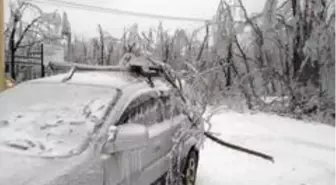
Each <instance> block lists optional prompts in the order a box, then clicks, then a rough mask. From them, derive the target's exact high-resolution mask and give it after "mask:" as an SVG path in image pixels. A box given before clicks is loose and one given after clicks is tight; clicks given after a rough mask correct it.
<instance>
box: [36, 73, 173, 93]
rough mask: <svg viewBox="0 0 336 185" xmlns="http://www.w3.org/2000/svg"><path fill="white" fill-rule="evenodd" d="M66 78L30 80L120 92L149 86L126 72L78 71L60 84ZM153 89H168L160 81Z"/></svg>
mask: <svg viewBox="0 0 336 185" xmlns="http://www.w3.org/2000/svg"><path fill="white" fill-rule="evenodd" d="M67 76H68V74H67V73H65V74H58V75H54V76H50V77H46V78H41V79H36V80H32V81H31V82H32V83H71V84H78V85H95V86H108V87H113V88H118V89H121V90H130V91H132V90H137V89H141V88H148V87H149V85H148V83H147V82H145V80H144V79H143V78H136V77H133V76H131V75H130V74H129V73H126V72H108V71H107V72H102V71H85V72H83V71H80V72H75V73H74V74H73V76H72V77H71V79H69V80H67V81H66V82H62V80H63V79H64V78H66V77H67ZM153 83H154V84H155V87H158V88H168V86H167V84H166V83H164V82H163V80H161V79H155V80H153Z"/></svg>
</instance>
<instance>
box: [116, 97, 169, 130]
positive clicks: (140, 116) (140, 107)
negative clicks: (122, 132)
mask: <svg viewBox="0 0 336 185" xmlns="http://www.w3.org/2000/svg"><path fill="white" fill-rule="evenodd" d="M164 117H165V116H164V107H163V103H162V102H161V99H159V98H157V97H153V96H141V97H139V98H137V99H135V100H134V101H133V102H132V103H130V105H129V106H128V107H127V108H126V110H125V111H124V113H123V115H122V116H121V118H120V120H119V122H118V123H117V125H123V124H127V123H131V122H132V123H139V124H144V125H146V126H150V125H153V124H155V123H158V122H162V121H163V120H164Z"/></svg>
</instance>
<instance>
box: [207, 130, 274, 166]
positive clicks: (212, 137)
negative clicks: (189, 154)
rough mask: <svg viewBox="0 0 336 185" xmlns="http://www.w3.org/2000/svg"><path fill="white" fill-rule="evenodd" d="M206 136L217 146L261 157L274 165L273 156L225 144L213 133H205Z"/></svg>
mask: <svg viewBox="0 0 336 185" xmlns="http://www.w3.org/2000/svg"><path fill="white" fill-rule="evenodd" d="M204 135H205V136H206V137H207V138H209V139H211V140H212V141H214V142H216V143H217V144H219V145H221V146H224V147H228V148H231V149H233V150H237V151H240V152H244V153H247V154H250V155H253V156H256V157H260V158H263V159H266V160H268V161H271V162H272V163H274V159H273V157H272V156H269V155H267V154H263V153H261V152H257V151H253V150H250V149H247V148H244V147H241V146H237V145H234V144H231V143H228V142H225V141H223V140H221V139H219V138H217V137H215V136H213V135H212V134H211V133H209V132H204Z"/></svg>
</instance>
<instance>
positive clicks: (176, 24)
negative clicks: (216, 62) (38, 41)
mask: <svg viewBox="0 0 336 185" xmlns="http://www.w3.org/2000/svg"><path fill="white" fill-rule="evenodd" d="M6 1H7V2H6ZM8 1H9V0H5V6H6V4H7V7H8ZM54 1H56V0H54ZM67 1H71V2H76V3H81V4H88V5H94V6H99V7H105V8H114V9H120V10H129V11H135V12H143V13H150V14H160V15H168V16H181V17H193V18H203V19H211V18H212V16H213V15H214V14H215V13H216V9H217V6H218V4H219V0H67ZM243 2H244V5H245V6H246V8H247V10H248V11H249V12H250V13H252V12H258V11H260V10H261V9H262V8H263V6H264V2H265V0H243ZM39 6H40V7H41V8H42V9H43V10H44V11H45V12H52V11H54V10H56V9H57V10H58V11H59V12H60V13H61V15H62V12H63V11H66V12H67V13H68V18H69V21H70V23H71V28H72V31H73V33H74V34H76V35H78V36H80V37H93V36H97V35H98V31H97V26H98V24H101V25H102V27H103V29H104V30H106V31H108V32H109V33H111V34H112V35H113V36H114V37H118V38H119V37H121V35H122V33H123V29H124V27H129V26H130V25H132V24H133V23H138V25H139V28H140V29H141V30H148V29H149V28H150V27H153V28H156V27H157V26H158V23H159V21H160V20H155V19H148V18H139V17H133V16H125V15H116V14H108V13H99V12H93V11H87V10H80V9H76V8H69V7H64V6H57V5H47V4H39ZM8 15H9V14H8V8H7V10H5V17H7V18H8ZM162 22H163V27H164V29H170V30H174V29H176V28H184V29H193V28H197V27H200V26H203V25H204V24H203V23H195V22H183V21H166V20H164V21H162Z"/></svg>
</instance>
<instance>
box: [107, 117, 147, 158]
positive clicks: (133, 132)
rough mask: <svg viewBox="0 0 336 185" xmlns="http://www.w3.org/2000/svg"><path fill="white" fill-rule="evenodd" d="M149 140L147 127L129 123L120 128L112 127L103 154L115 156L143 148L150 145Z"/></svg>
mask: <svg viewBox="0 0 336 185" xmlns="http://www.w3.org/2000/svg"><path fill="white" fill-rule="evenodd" d="M148 140H149V135H148V130H147V127H146V126H144V125H142V124H136V123H127V124H125V125H120V126H118V127H115V126H111V127H110V129H109V130H108V139H107V142H106V143H105V145H104V146H103V151H102V153H104V154H113V153H116V152H121V151H127V150H132V149H137V148H141V147H143V146H146V145H147V144H148Z"/></svg>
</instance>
